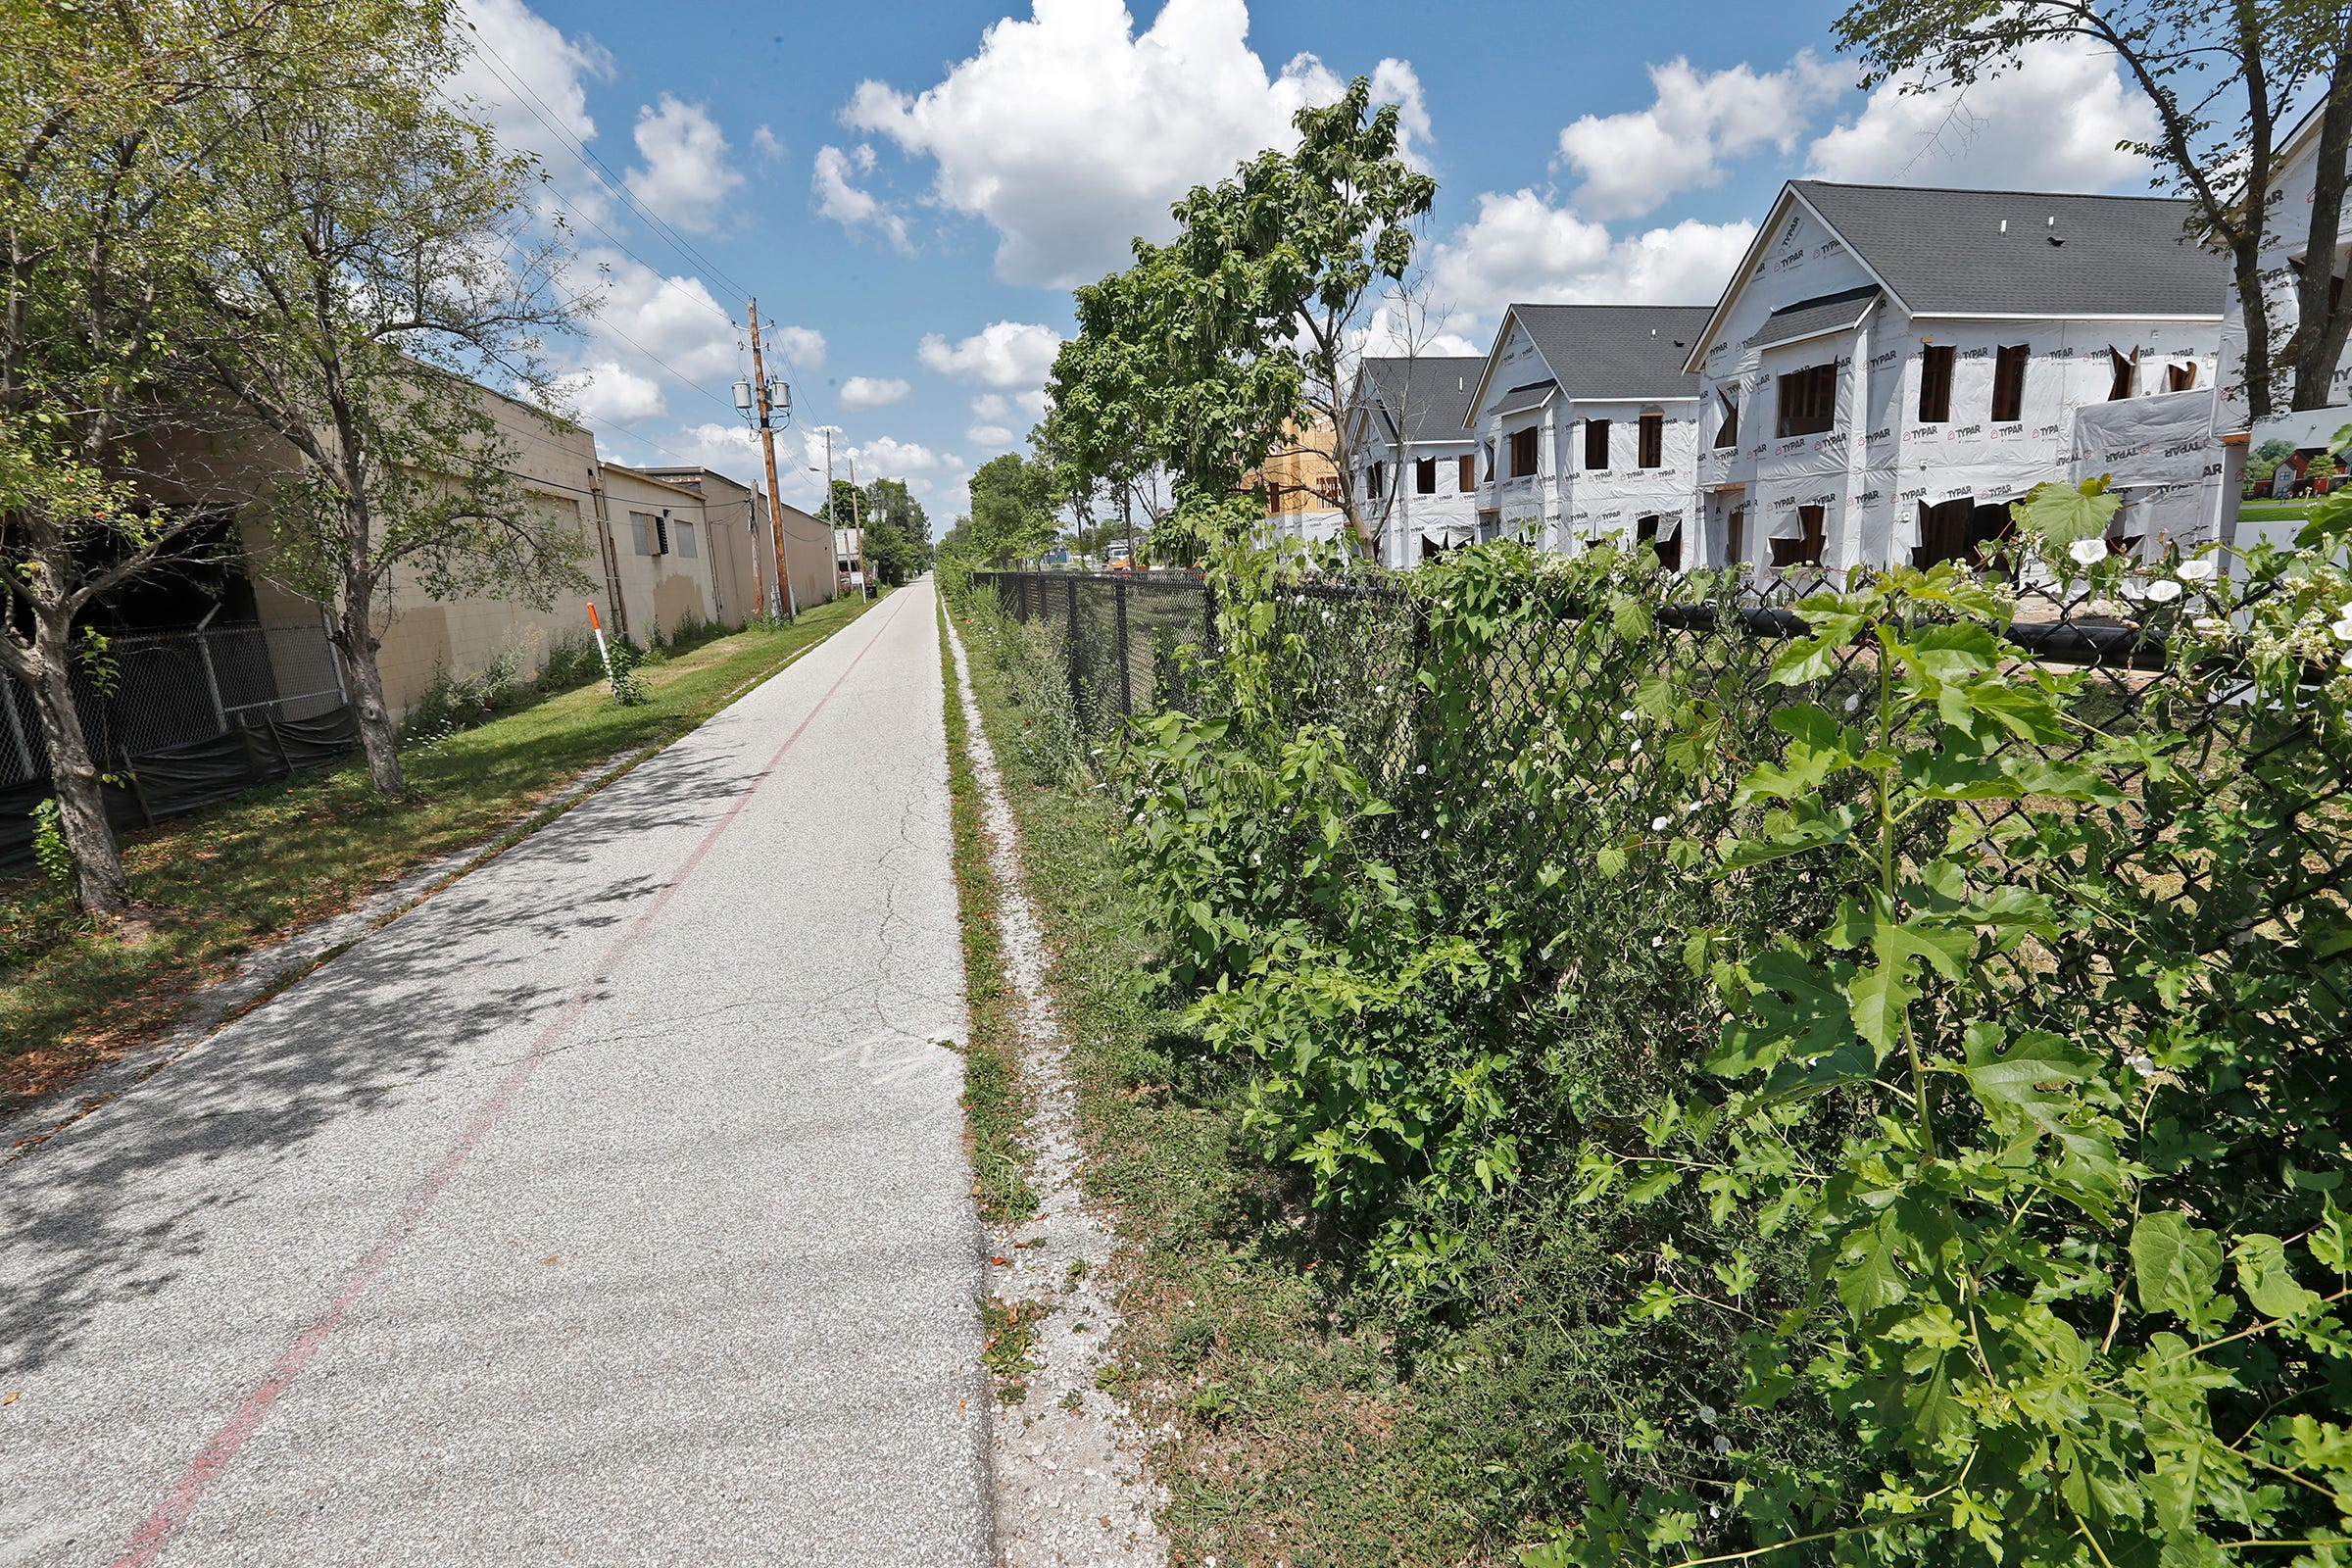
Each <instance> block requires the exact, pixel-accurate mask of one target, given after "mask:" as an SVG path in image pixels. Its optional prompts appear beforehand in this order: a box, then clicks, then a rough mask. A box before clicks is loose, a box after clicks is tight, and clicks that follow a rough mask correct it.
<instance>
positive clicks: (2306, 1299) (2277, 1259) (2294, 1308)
mask: <svg viewBox="0 0 2352 1568" xmlns="http://www.w3.org/2000/svg"><path fill="white" fill-rule="evenodd" d="M2229 1260H2230V1261H2231V1262H2233V1263H2235V1264H2236V1265H2237V1288H2238V1289H2239V1290H2241V1291H2243V1292H2245V1294H2246V1299H2247V1300H2249V1301H2251V1302H2253V1303H2254V1310H2255V1311H2257V1312H2260V1313H2261V1314H2262V1315H2263V1316H2264V1317H2282V1318H2299V1317H2301V1316H2302V1315H2303V1314H2304V1313H2306V1312H2308V1311H2310V1310H2311V1309H2312V1308H2313V1307H2314V1306H2317V1305H2318V1304H2319V1301H2320V1298H2319V1294H2318V1293H2317V1292H2315V1291H2308V1290H2305V1289H2304V1288H2303V1287H2302V1286H2301V1285H2298V1284H2296V1283H2295V1271H2294V1270H2293V1269H2292V1268H2291V1267H2289V1266H2288V1264H2287V1261H2286V1244H2285V1243H2283V1242H2281V1241H2279V1240H2278V1237H2276V1236H2264V1235H2260V1234H2256V1235H2252V1236H2241V1237H2239V1238H2238V1240H2237V1245H2236V1246H2235V1247H2233V1248H2231V1249H2230V1250H2229Z"/></svg>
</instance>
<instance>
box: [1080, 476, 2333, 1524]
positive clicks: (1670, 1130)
mask: <svg viewBox="0 0 2352 1568" xmlns="http://www.w3.org/2000/svg"><path fill="white" fill-rule="evenodd" d="M2341 516H2342V519H2343V521H2342V525H2341V526H2340V527H2338V528H2337V531H2336V533H2334V534H2327V533H2326V528H2325V526H2324V525H2315V526H2318V527H2321V529H2322V533H2323V534H2324V535H2325V536H2322V537H2315V538H2313V539H2312V540H2311V541H2309V543H2310V545H2311V547H2312V548H2311V549H2309V550H2307V551H2304V552H2300V553H2284V554H2265V555H2262V556H2259V557H2257V558H2256V560H2255V561H2254V562H2253V564H2252V572H2251V580H2250V581H2249V582H2248V583H2247V584H2244V585H2241V586H2230V585H2229V583H2227V581H2225V580H2220V579H2219V577H2218V574H2217V573H2215V572H2214V571H2213V570H2212V569H2211V568H2210V565H2209V564H2207V563H2204V562H2199V561H2189V562H2181V561H2180V560H2178V559H2177V558H2176V559H2174V560H2171V561H2169V562H2167V563H2166V564H2163V565H2161V566H2159V567H2154V568H2146V569H2138V568H2133V567H2131V566H2128V565H2127V564H2124V563H2122V562H2120V561H2117V562H2108V561H2102V562H2101V563H2100V564H2097V565H2095V566H2092V567H2091V568H2089V570H2088V572H2087V573H2084V572H2081V571H2079V570H2077V569H2076V568H2074V567H2070V566H2068V565H2067V564H2065V558H2064V557H2063V556H2058V557H2056V558H2055V559H2054V566H2055V568H2056V569H2058V570H2060V571H2073V572H2075V575H2076V576H2077V577H2081V578H2084V579H2086V580H2082V581H2079V582H2074V583H2071V584H2069V585H2068V590H2067V591H2068V593H2069V594H2070V595H2071V596H2072V601H2071V602H2072V603H2074V604H2076V605H2082V604H2086V603H2091V602H2094V601H2095V602H2097V603H2099V604H2102V605H2107V606H2113V605H2117V604H2122V605H2127V606H2130V605H2136V606H2138V607H2140V615H2139V618H2140V620H2141V621H2142V623H2143V627H2142V629H2143V630H2144V631H2145V632H2146V633H2147V634H2149V635H2147V636H2145V637H2141V635H2140V632H2138V631H2131V632H2129V633H2128V635H2126V636H2125V637H2124V638H2123V639H2122V640H2120V641H2117V640H2116V639H2115V638H2114V636H2113V634H2112V633H2109V632H2106V631H2102V632H2101V633H2100V635H2102V636H2108V637H2109V638H2110V640H2111V641H2115V646H2116V648H2117V650H2118V657H2117V659H2116V661H2115V662H2113V663H2111V664H2109V665H2105V666H2102V667H2100V668H2097V669H2094V670H2088V671H2084V670H2069V669H2066V668H2064V667H2061V666H2056V665H2050V664H2045V663H2043V662H2038V661H2037V660H2036V659H2035V658H2034V657H2033V655H2032V654H2031V653H2030V652H2029V650H2028V649H2027V648H2026V647H2024V646H2022V645H2020V644H2019V643H2018V642H2017V641H2015V640H2013V638H2012V634H2011V625H2012V621H2013V620H2015V619H2016V618H2017V616H2018V608H2017V605H2016V603H2015V601H2014V600H2013V598H2012V597H2010V595H2009V594H2008V591H2007V590H2006V589H2005V588H2004V587H2003V586H2002V585H2000V584H1998V583H1990V582H1983V581H1978V580H1976V579H1974V578H1972V577H1970V576H1968V575H1967V574H1966V573H1964V572H1963V571H1961V570H1960V569H1959V568H1956V567H1952V566H1948V565H1946V566H1939V567H1936V568H1935V569H1934V570H1932V571H1927V572H1916V571H1909V570H1897V571H1893V572H1890V573H1888V574H1887V576H1886V577H1884V578H1882V579H1880V580H1878V581H1875V582H1872V583H1868V584H1860V585H1856V586H1855V587H1854V588H1852V589H1851V590H1850V591H1843V592H1838V591H1829V590H1827V589H1825V590H1824V591H1822V592H1820V593H1818V594H1815V595H1813V596H1811V597H1808V598H1805V599H1804V600H1802V601H1801V602H1798V603H1794V604H1789V603H1786V602H1784V603H1781V604H1778V605H1774V606H1769V607H1759V606H1758V605H1757V603H1756V601H1755V600H1754V598H1753V597H1752V595H1751V596H1747V597H1742V595H1741V594H1740V592H1737V591H1735V590H1736V589H1737V588H1738V586H1739V585H1736V584H1732V583H1726V582H1723V581H1719V580H1715V579H1712V578H1710V577H1709V576H1707V575H1706V574H1693V575H1691V576H1689V577H1677V576H1673V575H1670V574H1666V573H1663V572H1660V571H1658V570H1656V569H1655V566H1654V564H1652V563H1651V562H1650V561H1649V560H1648V559H1647V558H1646V556H1636V557H1626V556H1622V555H1618V554H1616V553H1613V552H1610V551H1607V550H1596V551H1593V552H1591V553H1589V554H1587V555H1585V556H1583V557H1580V558H1576V559H1573V560H1568V559H1562V558H1559V557H1553V556H1544V557H1539V556H1536V555H1533V554H1531V553H1529V552H1527V551H1525V550H1523V549H1520V548H1519V547H1516V546H1511V545H1496V546H1489V547H1481V548H1479V549H1474V550H1469V551H1464V552H1461V553H1459V554H1458V555H1457V556H1455V557H1452V558H1450V559H1448V560H1447V561H1446V562H1444V563H1442V564H1436V565H1433V566H1430V567H1427V568H1424V569H1423V570H1422V571H1420V572H1417V573H1415V574H1413V576H1412V577H1411V578H1410V579H1407V580H1405V581H1404V582H1403V583H1402V584H1401V585H1400V586H1390V585H1386V584H1366V583H1364V582H1361V581H1358V580H1350V579H1344V578H1338V579H1335V578H1332V577H1328V576H1321V577H1307V576H1300V575H1296V574H1292V573H1289V572H1287V571H1286V570H1285V569H1284V568H1283V566H1282V564H1280V563H1279V562H1278V561H1275V560H1273V559H1271V558H1269V557H1266V556H1263V555H1246V554H1237V555H1235V556H1234V557H1232V558H1230V559H1229V560H1227V561H1226V562H1224V563H1223V564H1220V566H1219V567H1218V569H1217V570H1216V571H1215V572H1214V573H1213V574H1212V581H1213V582H1214V584H1215V587H1216V591H1217V595H1218V608H1219V621H1218V637H1217V642H1218V646H1217V649H1216V655H1217V657H1216V660H1215V662H1214V664H1213V666H1212V667H1211V668H1210V669H1209V670H1207V671H1205V672H1204V673H1205V674H1206V676H1207V686H1208V690H1207V691H1206V693H1205V698H1206V700H1205V701H1204V702H1203V703H1202V705H1201V712H1200V715H1199V716H1185V715H1179V714H1164V715H1160V716H1158V717H1156V718H1153V719H1152V720H1150V721H1149V722H1148V723H1147V724H1145V725H1144V726H1143V727H1142V729H1141V731H1140V733H1139V734H1138V735H1137V737H1136V739H1135V741H1134V744H1133V745H1132V746H1131V747H1130V748H1129V750H1128V752H1127V754H1126V757H1125V759H1124V760H1123V761H1122V762H1121V763H1120V765H1119V767H1118V769H1117V772H1116V775H1115V777H1116V783H1117V787H1118V798H1119V800H1120V802H1121V803H1122V805H1123V807H1124V809H1125V814H1126V826H1125V828H1124V830H1123V833H1124V843H1123V848H1124V850H1125V852H1126V854H1127V856H1128V858H1129V860H1130V863H1131V866H1132V868H1133V873H1134V875H1135V877H1136V878H1137V882H1138V885H1139V888H1140V890H1141V891H1142V892H1143V893H1144V894H1145V895H1146V896H1147V898H1148V899H1149V901H1150V903H1151V904H1152V907H1154V908H1155V910H1156V912H1157V914H1158V917H1159V919H1160V921H1161V923H1162V925H1163V927H1164V932H1163V935H1164V948H1163V953H1164V956H1163V959H1162V961H1163V964H1164V968H1165V976H1166V979H1167V980H1168V982H1169V983H1171V984H1172V985H1175V986H1177V987H1179V988H1182V990H1183V991H1185V992H1186V993H1187V994H1190V995H1192V996H1194V997H1196V998H1197V1001H1196V1003H1195V1005H1194V1006H1193V1010H1192V1013H1191V1020H1190V1021H1191V1023H1192V1025H1193V1027H1194V1028H1195V1029H1196V1030H1197V1031H1198V1035H1199V1039H1200V1042H1201V1049H1204V1050H1206V1051H1208V1052H1211V1053H1215V1054H1218V1055H1220V1056H1222V1057H1224V1058H1226V1059H1228V1060H1230V1061H1233V1062H1235V1063H1238V1064H1241V1065H1242V1066H1243V1067H1244V1068H1245V1069H1246V1070H1247V1071H1248V1073H1249V1075H1250V1081H1251V1088H1250V1111H1249V1116H1248V1120H1247V1131H1248V1134H1249V1136H1250V1138H1252V1139H1253V1140H1254V1141H1255V1144H1256V1147H1257V1149H1258V1150H1259V1152H1262V1153H1263V1154H1264V1155H1265V1156H1267V1157H1269V1158H1271V1159H1274V1160H1277V1161H1281V1162H1286V1163H1289V1164H1292V1165H1294V1166H1296V1167H1298V1168H1299V1170H1301V1171H1302V1172H1303V1173H1304V1174H1305V1175H1306V1176H1307V1177H1308V1178H1310V1179H1311V1181H1312V1184H1313V1192H1314V1197H1315V1200H1316V1201H1317V1202H1318V1203H1319V1204H1320V1205H1321V1206H1323V1207H1324V1208H1325V1209H1326V1210H1327V1211H1328V1212H1329V1213H1330V1214H1331V1215H1332V1216H1333V1217H1334V1219H1335V1221H1336V1222H1338V1223H1340V1224H1341V1225H1343V1226H1345V1227H1346V1228H1347V1229H1348V1231H1349V1233H1350V1234H1352V1235H1354V1236H1356V1237H1357V1238H1358V1240H1359V1246H1360V1255H1361V1258H1362V1260H1363V1267H1364V1271H1365V1279H1366V1280H1367V1281H1368V1282H1369V1289H1370V1290H1371V1291H1372V1292H1373V1293H1374V1294H1375V1295H1376V1296H1378V1297H1379V1298H1380V1299H1384V1300H1386V1301H1388V1302H1389V1303H1390V1310H1392V1311H1394V1312H1395V1313H1396V1314H1397V1322H1398V1324H1399V1326H1400V1334H1401V1338H1400V1342H1399V1343H1400V1347H1401V1348H1403V1349H1404V1351H1405V1353H1408V1354H1412V1355H1417V1356H1426V1357H1429V1358H1430V1360H1431V1362H1432V1364H1433V1365H1440V1366H1444V1367H1446V1368H1447V1369H1448V1372H1447V1375H1446V1376H1445V1377H1443V1378H1440V1379H1438V1380H1437V1383H1436V1386H1435V1388H1434V1389H1433V1397H1434V1398H1436V1399H1438V1400H1439V1401H1440V1402H1441V1403H1442V1402H1444V1401H1445V1400H1446V1398H1448V1397H1450V1398H1453V1399H1454V1400H1455V1401H1456V1402H1455V1403H1454V1404H1453V1405H1452V1410H1453V1417H1452V1419H1453V1420H1454V1421H1455V1422H1456V1423H1457V1426H1456V1430H1457V1431H1459V1432H1460V1433H1461V1434H1462V1435H1463V1438H1464V1441H1466V1442H1469V1443H1471V1444H1473V1445H1475V1446H1477V1447H1478V1448H1479V1449H1480V1451H1481V1452H1483V1453H1484V1454H1485V1455H1486V1456H1487V1461H1486V1462H1487V1463H1488V1465H1489V1469H1488V1471H1487V1473H1488V1474H1490V1475H1492V1476H1494V1477H1495V1496H1494V1497H1493V1498H1492V1499H1490V1505H1491V1506H1495V1507H1498V1508H1515V1509H1518V1510H1520V1514H1521V1517H1522V1518H1523V1520H1524V1522H1525V1529H1526V1531H1527V1536H1528V1537H1534V1538H1542V1537H1545V1536H1550V1537H1553V1538H1555V1539H1553V1540H1552V1542H1551V1544H1547V1545H1544V1546H1542V1547H1537V1548H1531V1550H1530V1554H1529V1560H1530V1561H1531V1562H1534V1563H1541V1564H1544V1565H1554V1564H1570V1563H1575V1564H1586V1563H1593V1564H1597V1563H1603V1562H1608V1563H1617V1562H1629V1563H1657V1564H1683V1563H1697V1562H1701V1561H1737V1560H1746V1561H1758V1562H1772V1563H1799V1562H1816V1561H1819V1562H1830V1561H1836V1562H1887V1563H1895V1562H1905V1563H1915V1562H1923V1561H1933V1562H1938V1563H1943V1562H1952V1563H1985V1564H1993V1563H2018V1562H2050V1563H2056V1562H2076V1561H2084V1562H2112V1563H2117V1564H2122V1563H2127V1562H2130V1563H2146V1564H2150V1565H2157V1564H2162V1565H2165V1568H2173V1565H2183V1568H2185V1565H2191V1564H2204V1563H2219V1562H2223V1561H2227V1560H2235V1558H2236V1557H2237V1556H2238V1555H2241V1554H2242V1555H2244V1556H2245V1557H2246V1558H2247V1559H2248V1560H2278V1561H2290V1560H2294V1561H2306V1562H2312V1563H2327V1562H2337V1561H2344V1560H2352V1558H2346V1557H2345V1555H2344V1552H2345V1550H2346V1545H2345V1543H2346V1542H2348V1541H2352V1433H2347V1431H2346V1429H2345V1427H2344V1425H2343V1413H2344V1411H2345V1409H2346V1408H2347V1407H2348V1406H2352V1392H2348V1391H2352V1333H2348V1332H2347V1329H2346V1326H2345V1323H2344V1302H2345V1301H2346V1299H2347V1295H2348V1290H2347V1280H2348V1278H2352V1276H2348V1275H2347V1270H2348V1269H2352V1256H2348V1255H2347V1249H2348V1247H2352V1235H2348V1232H2347V1227H2346V1222H2345V1220H2344V1218H2343V1215H2342V1211H2341V1210H2340V1209H2339V1208H2338V1207H2337V1203H2338V1194H2339V1190H2340V1188H2341V1186H2342V1182H2343V1178H2344V1175H2345V1172H2346V1170H2347V1168H2348V1165H2352V1161H2348V1159H2347V1149H2346V1146H2345V1141H2344V1140H2345V1135H2346V1127H2347V1121H2348V1120H2352V1118H2348V1116H2347V1111H2348V1110H2352V1106H2347V1104H2346V1086H2345V1083H2344V1077H2343V1064H2344V1060H2345V1053H2344V1050H2343V1046H2344V1043H2345V1037H2346V1030H2345V1027H2344V1017H2343V999H2344V998H2345V997H2346V995H2348V994H2352V976H2347V974H2346V970H2345V963H2344V955H2345V954H2346V953H2347V952H2352V922H2348V921H2347V918H2346V911H2345V904H2344V897H2343V894H2342V892H2341V887H2342V883H2343V881H2344V879H2345V876H2346V874H2347V871H2348V870H2352V826H2348V825H2347V821H2346V812H2345V809H2344V806H2343V803H2342V795H2343V791H2344V788H2345V782H2346V774H2347V766H2348V764H2352V742H2348V740H2347V736H2346V727H2345V725H2344V722H2343V703H2344V699H2345V697H2346V696H2347V695H2348V694H2352V672H2348V671H2346V670H2345V669H2344V668H2343V667H2341V665H2340V662H2339V654H2340V652H2341V646H2342V645H2341V643H2339V642H2337V641H2335V640H2334V636H2335V634H2334V633H2332V632H2331V631H2330V630H2329V627H2330V626H2332V625H2334V624H2336V623H2337V621H2338V620H2339V618H2341V619H2342V623H2343V624H2344V625H2345V626H2346V627H2347V628H2348V629H2347V630H2346V632H2345V633H2344V641H2347V642H2352V618H2344V617H2345V607H2346V606H2347V604H2352V583H2348V582H2346V581H2345V579H2344V578H2343V575H2342V573H2341V572H2340V571H2339V570H2338V569H2337V568H2336V567H2334V566H2332V565H2330V564H2328V561H2329V559H2330V556H2331V553H2333V552H2335V551H2339V550H2340V549H2341V547H2342V544H2343V535H2345V534H2352V507H2347V508H2345V509H2342V512H2341ZM2158 583H2161V584H2163V585H2164V586H2162V587H2153V586H2152V585H2154V584H2158ZM1791 611H1793V614H1790V613H1789V612H1791ZM2100 624H2101V625H2102V626H2105V625H2107V624H2108V623H2107V622H2104V621H2102V622H2101V623H2100ZM2083 635H2084V636H2085V638H2087V636H2088V634H2083ZM2133 639H2137V640H2136V641H2134V640H2133ZM2168 661H2169V663H2168ZM2133 663H2136V664H2137V665H2139V666H2141V667H2139V668H2130V667H2127V666H2128V665H2130V664H2133ZM2159 665H2161V666H2162V667H2156V666H2159ZM1446 1390H1451V1391H1452V1393H1451V1394H1450V1395H1447V1394H1446V1392H1445V1391H1446ZM1522 1539H1527V1538H1526V1537H1523V1538H1522ZM2298 1553H2300V1554H2301V1555H2300V1556H2298V1555H2297V1554H2298ZM2257 1554H2264V1555H2260V1556H2259V1557H2257Z"/></svg>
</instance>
